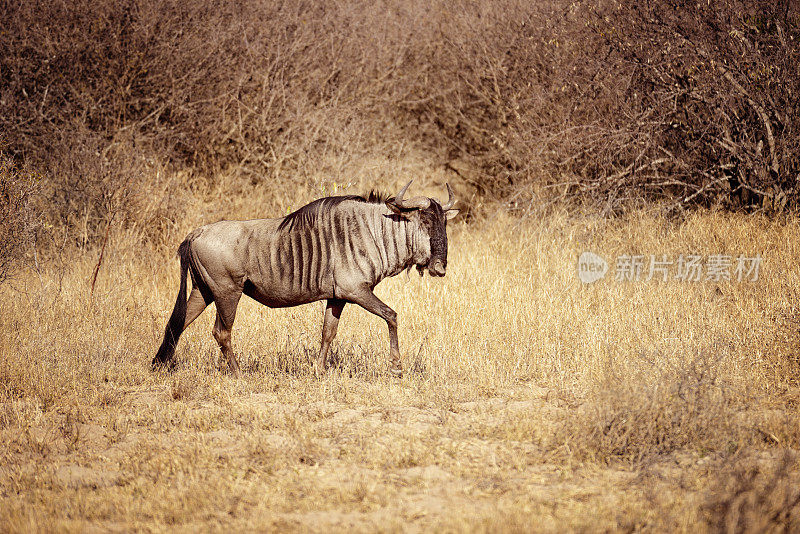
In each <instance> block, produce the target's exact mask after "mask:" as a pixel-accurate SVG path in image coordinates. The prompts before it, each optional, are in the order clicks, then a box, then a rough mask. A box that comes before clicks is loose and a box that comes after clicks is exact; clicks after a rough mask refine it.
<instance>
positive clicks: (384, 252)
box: [153, 182, 458, 376]
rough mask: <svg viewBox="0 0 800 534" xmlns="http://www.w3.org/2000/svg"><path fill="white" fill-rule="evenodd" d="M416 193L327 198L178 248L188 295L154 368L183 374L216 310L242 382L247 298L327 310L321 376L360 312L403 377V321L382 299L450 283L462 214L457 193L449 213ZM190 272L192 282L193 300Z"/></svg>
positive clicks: (211, 232)
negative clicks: (345, 314)
mask: <svg viewBox="0 0 800 534" xmlns="http://www.w3.org/2000/svg"><path fill="white" fill-rule="evenodd" d="M410 185H411V182H409V183H408V184H407V185H406V186H405V187H404V188H403V189H401V190H400V192H399V193H398V194H397V196H395V197H392V198H388V199H382V198H379V196H378V195H376V194H374V193H371V194H370V195H369V196H368V197H367V198H364V197H360V196H353V195H350V196H336V197H326V198H321V199H319V200H315V201H314V202H311V203H310V204H308V205H306V206H304V207H302V208H300V209H299V210H297V211H295V212H294V213H291V214H289V215H287V216H286V217H284V218H282V219H280V218H279V219H255V220H251V221H220V222H217V223H213V224H208V225H206V226H202V227H200V228H198V229H197V230H194V231H193V232H191V233H190V234H189V235H188V236H187V237H186V239H185V240H184V241H183V243H181V244H180V247H178V256H179V258H180V264H181V275H180V276H181V278H180V289H179V290H178V298H177V301H176V302H175V308H174V309H173V310H172V315H171V316H170V318H169V322H168V323H167V328H166V331H165V332H164V341H163V342H162V343H161V347H160V348H159V349H158V353H156V356H155V358H153V367H154V368H158V367H162V366H165V367H167V368H173V367H174V359H173V357H174V354H175V345H176V344H177V342H178V338H179V337H180V335H181V333H182V332H183V331H184V330H185V329H186V327H188V326H189V325H190V324H191V323H192V321H194V320H195V319H196V318H197V316H198V315H200V313H202V311H203V310H204V309H205V308H206V306H208V305H209V304H211V302H214V303H216V307H217V319H216V322H215V324H214V330H213V333H214V338H215V339H216V340H217V343H219V346H220V349H221V350H222V353H223V355H224V356H225V357H226V358H227V359H228V366H229V368H230V369H231V371H232V372H233V373H234V374H236V375H237V376H239V365H238V364H237V362H236V357H235V356H234V354H233V350H232V348H231V327H232V326H233V320H234V317H235V316H236V307H237V305H238V304H239V299H240V298H241V296H242V294H245V295H247V296H249V297H251V298H253V299H255V300H257V301H258V302H260V303H262V304H265V305H266V306H269V307H271V308H281V307H288V306H297V305H299V304H306V303H308V302H314V301H317V300H327V306H326V308H325V317H324V321H323V326H322V346H321V347H320V349H319V355H318V356H317V360H316V362H315V367H316V369H317V372H319V371H321V370H323V369H324V368H325V363H326V358H327V355H328V349H329V347H330V344H331V341H332V340H333V338H334V336H335V335H336V328H337V325H338V323H339V317H340V315H341V313H342V309H343V308H344V305H345V304H346V303H347V302H352V303H354V304H358V305H359V306H361V307H362V308H364V309H365V310H367V311H369V312H372V313H374V314H375V315H377V316H379V317H382V318H383V319H384V320H385V321H386V324H387V325H388V326H389V359H390V361H391V368H390V369H391V372H392V374H394V375H396V376H401V375H402V366H401V363H400V348H399V345H398V342H397V313H395V311H394V310H392V309H391V308H390V307H389V306H387V305H386V304H384V303H383V302H382V301H381V300H380V299H379V298H378V297H376V296H375V294H374V293H373V292H372V290H373V288H374V287H375V286H376V285H377V284H378V282H380V281H381V280H383V279H384V278H386V277H389V276H394V275H396V274H398V273H400V272H401V271H403V270H404V269H410V268H411V267H412V266H416V268H417V270H418V271H419V274H420V276H421V275H422V273H423V271H424V270H425V269H427V270H428V272H429V273H430V274H431V275H432V276H444V274H445V269H446V267H447V233H446V222H447V219H452V218H453V217H455V216H456V215H457V214H458V210H457V209H453V205H454V204H455V198H454V197H453V190H452V189H450V185H447V193H448V201H447V203H445V204H440V203H439V202H438V201H436V200H434V199H431V198H427V197H414V198H411V199H406V198H405V194H406V191H407V190H408V188H409V186H410ZM187 272H188V273H189V274H191V277H192V291H191V293H190V294H189V297H188V299H187V297H186V275H187Z"/></svg>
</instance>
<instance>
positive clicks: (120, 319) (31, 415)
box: [0, 173, 800, 532]
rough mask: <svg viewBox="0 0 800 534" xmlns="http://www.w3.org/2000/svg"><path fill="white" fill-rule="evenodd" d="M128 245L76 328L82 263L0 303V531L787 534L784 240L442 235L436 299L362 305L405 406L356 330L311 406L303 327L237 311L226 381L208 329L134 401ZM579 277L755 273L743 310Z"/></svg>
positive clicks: (133, 274) (712, 231)
mask: <svg viewBox="0 0 800 534" xmlns="http://www.w3.org/2000/svg"><path fill="white" fill-rule="evenodd" d="M400 174H402V173H400ZM437 191H438V190H435V189H433V188H431V189H430V191H429V192H430V193H435V192H437ZM313 193H314V192H313V191H307V192H300V196H303V195H307V196H313ZM258 206H259V198H258V197H252V196H251V197H250V202H247V203H244V202H243V203H241V204H240V205H228V208H229V211H228V212H227V213H225V214H224V215H226V216H228V217H236V216H252V215H253V214H255V213H257V212H258V211H259V209H260V208H259V207H258ZM197 213H205V214H206V215H205V217H211V218H213V217H215V216H216V215H214V214H213V213H214V212H212V211H210V206H205V207H202V209H198V211H197ZM209 213H211V215H209ZM198 217H199V215H198ZM194 222H199V221H194ZM187 229H188V227H187ZM139 243H140V240H139V239H138V238H137V237H136V235H132V234H128V233H124V232H123V231H122V230H118V231H116V233H112V238H111V240H110V244H109V248H108V249H107V250H106V258H105V261H104V264H103V266H102V268H101V271H100V276H99V278H98V281H97V286H96V288H95V293H94V297H93V300H91V299H90V296H89V287H88V284H87V280H88V279H89V278H90V276H91V273H92V271H93V269H94V266H95V263H96V258H97V252H96V251H92V252H87V253H80V252H79V251H76V252H74V253H66V256H65V257H64V259H63V261H62V262H56V261H53V262H52V263H51V264H49V265H47V266H43V267H42V269H41V270H40V271H39V272H38V273H29V274H28V275H27V276H24V277H22V278H20V279H19V280H18V282H17V284H16V285H15V287H14V288H10V287H4V288H2V290H0V291H2V302H3V306H2V312H1V313H0V441H2V443H4V444H5V445H4V447H2V448H0V525H3V527H2V529H3V530H8V531H36V530H40V531H53V530H59V531H85V530H87V529H90V528H97V529H100V530H164V529H175V528H178V529H180V530H191V531H194V530H198V529H203V530H222V529H234V530H246V529H259V530H301V531H309V530H310V531H323V530H329V529H331V528H332V529H334V530H345V529H348V530H357V531H374V530H382V531H398V530H437V531H439V530H445V531H463V530H478V531H530V530H537V531H563V530H658V531H664V530H676V531H691V532H695V531H697V530H710V531H713V530H727V531H736V530H740V529H744V530H748V529H751V530H765V529H766V530H773V531H780V530H781V529H782V528H786V529H789V530H795V529H797V528H800V515H799V514H798V507H797V500H798V498H797V492H796V487H797V483H798V469H797V464H796V460H795V457H794V456H793V455H792V451H794V450H796V449H797V447H798V439H799V438H800V418H798V415H797V401H798V399H800V389H799V388H798V378H799V377H800V375H799V374H798V357H797V355H798V336H797V314H798V310H797V308H796V302H797V301H798V299H797V293H798V291H800V275H798V271H797V269H796V265H797V260H798V258H799V257H800V224H798V222H797V221H796V220H793V219H786V220H780V221H774V220H768V219H765V218H762V217H758V216H752V217H744V216H739V215H731V214H724V213H718V212H700V213H697V214H695V215H692V216H689V217H688V218H687V219H686V220H684V221H674V220H670V219H667V218H664V217H662V216H660V215H658V214H657V213H646V212H636V213H633V214H631V215H630V216H629V217H627V218H625V219H618V220H606V219H601V218H598V217H595V216H590V215H580V214H574V213H572V214H570V213H567V212H565V211H564V212H560V211H555V212H552V213H549V214H547V216H546V217H541V218H540V219H539V220H537V221H532V220H527V221H520V220H518V219H512V218H509V217H507V216H505V215H503V214H502V213H498V214H496V215H495V216H494V217H491V218H489V220H487V221H486V222H484V223H481V224H477V223H476V224H473V225H464V224H458V223H457V224H455V225H453V227H452V228H451V252H450V261H449V270H448V275H447V277H446V278H445V279H443V280H433V279H430V278H427V277H426V278H424V279H422V280H420V279H419V278H418V277H416V275H412V276H411V277H410V278H406V277H405V275H402V276H399V277H397V278H395V279H392V280H389V281H386V282H384V283H383V284H382V285H381V286H379V288H378V294H379V295H380V296H381V297H382V298H384V299H385V300H386V301H387V302H388V303H389V304H390V305H392V306H393V307H394V308H395V309H396V310H397V311H398V313H399V318H400V343H401V350H402V353H403V357H404V360H405V366H406V368H407V369H408V370H409V371H410V372H408V373H406V376H405V377H404V378H403V379H402V380H399V381H398V380H395V379H393V378H390V376H389V375H388V372H387V366H388V364H387V360H386V354H387V352H388V341H387V334H386V327H385V325H384V324H382V323H381V321H380V320H378V319H377V318H375V317H372V316H370V315H368V314H367V313H366V312H364V311H363V310H360V309H357V308H355V307H352V306H350V307H347V308H346V309H345V312H344V317H343V320H342V323H341V326H340V329H339V336H338V338H337V340H336V342H335V351H334V352H335V360H336V363H335V365H334V366H333V368H332V369H331V370H330V372H329V373H328V374H327V375H326V376H325V377H324V378H322V379H317V378H314V377H313V376H312V374H311V365H310V358H311V355H312V354H313V353H314V352H315V351H316V350H317V348H318V343H319V339H318V338H319V335H320V332H319V330H320V323H321V310H320V306H319V305H307V306H303V307H299V308H293V309H286V310H270V309H267V308H264V307H261V306H258V305H256V304H254V303H253V302H250V301H248V302H243V304H242V305H241V307H240V312H239V314H238V316H237V322H236V326H235V328H234V348H235V350H236V351H237V353H238V354H239V355H240V362H241V363H242V367H243V371H244V378H242V379H241V380H236V379H233V378H232V377H230V376H229V375H227V374H226V373H224V372H221V371H219V370H218V369H217V368H216V367H215V361H216V354H217V348H216V346H215V343H214V340H213V338H212V336H211V335H210V329H211V321H212V318H213V313H209V312H206V313H205V314H204V315H203V316H201V318H200V319H199V320H198V322H197V323H196V324H195V325H193V326H192V327H191V329H190V330H189V331H187V333H186V335H185V336H184V338H182V339H181V342H180V344H179V346H178V353H177V356H178V358H179V361H180V365H179V369H178V371H177V372H176V373H174V374H172V375H167V374H152V373H151V372H150V370H149V362H150V359H151V358H152V355H153V352H154V351H155V349H156V347H157V345H158V343H159V341H160V336H161V335H162V332H163V327H164V324H165V322H166V319H167V316H168V314H169V312H170V309H171V305H172V301H173V299H174V293H175V291H176V287H177V264H176V261H175V260H174V259H173V258H172V251H169V252H168V251H166V250H164V249H162V248H158V249H155V250H154V249H152V248H148V247H143V246H142V245H140V244H139ZM584 250H591V251H595V252H597V253H599V254H601V255H603V256H604V257H605V258H606V259H612V260H613V258H614V257H616V256H618V255H620V254H624V253H642V254H669V255H671V256H673V257H675V256H677V255H678V254H680V253H684V254H688V253H690V252H691V253H697V254H702V255H703V256H708V255H710V254H717V253H719V254H731V255H737V254H740V253H742V254H745V255H754V254H755V253H761V255H762V257H763V258H764V261H763V265H762V269H761V273H760V279H759V281H757V282H755V283H746V282H742V283H740V282H724V283H713V282H703V283H685V282H684V283H681V282H674V281H671V282H666V283H664V282H655V281H651V282H644V281H642V282H638V283H627V284H626V283H621V282H616V281H614V280H613V276H612V277H611V279H609V277H608V276H607V277H606V279H604V280H602V281H600V282H597V283H595V284H592V285H583V284H582V283H581V282H580V281H579V280H578V278H577V269H576V259H577V256H578V255H579V254H580V253H581V252H583V251H584ZM70 254H71V255H70ZM612 269H613V267H612Z"/></svg>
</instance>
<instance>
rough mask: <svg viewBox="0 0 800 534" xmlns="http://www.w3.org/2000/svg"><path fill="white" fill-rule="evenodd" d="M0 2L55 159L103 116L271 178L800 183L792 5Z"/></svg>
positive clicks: (117, 139)
mask: <svg viewBox="0 0 800 534" xmlns="http://www.w3.org/2000/svg"><path fill="white" fill-rule="evenodd" d="M0 18H2V20H3V21H4V31H3V33H2V34H0V48H2V49H3V50H5V51H7V53H5V54H3V56H2V57H0V72H3V73H4V74H3V76H4V83H3V84H2V86H0V129H1V130H2V131H4V132H5V134H6V137H7V139H6V141H7V143H8V150H9V151H10V152H11V153H12V154H13V156H14V157H16V158H22V159H25V160H28V161H31V162H33V163H35V164H36V165H37V166H41V168H42V169H43V170H46V171H47V174H48V175H51V174H53V173H56V172H58V169H60V168H62V167H64V166H65V165H68V163H65V161H67V162H69V161H70V160H74V159H75V158H79V157H85V153H84V152H83V151H82V150H81V147H80V144H79V143H74V142H70V140H71V139H72V138H73V133H74V132H85V133H86V135H88V137H89V138H91V139H92V150H93V151H94V152H95V153H97V152H99V153H100V154H101V155H102V156H103V158H111V159H112V160H113V159H114V158H117V157H119V158H122V159H123V161H124V160H125V159H126V158H130V157H132V156H130V155H127V154H125V151H131V152H132V153H133V154H136V155H137V157H138V156H142V157H148V158H153V159H154V160H155V161H156V162H157V163H159V164H168V165H169V166H170V168H171V169H173V170H175V169H178V170H180V169H189V170H191V171H195V174H200V175H202V176H204V177H205V178H204V179H206V180H208V181H209V182H215V181H217V180H219V179H220V178H219V177H220V176H222V175H226V174H233V175H234V176H235V179H236V182H237V183H238V186H239V188H241V186H242V185H243V184H250V185H253V184H256V185H259V184H260V185H264V186H266V187H269V188H270V190H271V191H274V193H273V194H274V195H278V194H281V193H285V192H289V193H291V192H296V191H297V189H298V186H301V185H309V184H311V185H317V186H319V185H320V183H319V182H320V180H321V176H325V177H327V179H329V180H333V181H336V182H338V181H343V182H344V183H349V181H350V178H349V176H350V175H351V174H352V171H353V168H354V165H355V163H354V162H356V161H358V158H362V159H363V158H364V156H365V155H369V156H373V157H385V158H397V157H399V156H408V155H417V154H423V155H424V158H425V159H426V160H427V161H428V162H429V164H430V166H431V167H438V168H440V169H441V168H443V169H447V170H448V171H449V172H452V173H455V174H458V175H459V176H460V178H461V180H460V181H461V182H462V187H463V188H464V189H466V190H469V191H473V192H477V193H478V194H482V195H486V196H489V197H500V198H503V199H506V200H509V201H510V202H511V205H512V206H523V207H524V206H529V205H530V204H529V203H528V201H529V200H531V199H534V198H541V197H546V198H553V197H555V198H560V197H575V196H579V197H588V198H590V199H591V201H592V202H594V203H595V204H598V203H600V204H602V205H603V206H604V207H605V209H606V211H607V212H613V211H615V210H617V209H618V208H620V207H621V206H623V205H624V204H625V201H626V199H631V198H641V197H644V198H653V197H667V198H670V199H674V200H678V201H681V202H679V205H683V204H691V203H696V202H708V201H710V200H713V199H718V198H720V195H723V196H725V197H727V196H728V195H730V194H733V195H734V196H735V197H736V198H735V199H734V200H735V201H736V202H743V203H745V204H751V203H753V202H754V201H758V202H761V203H762V204H768V205H769V207H770V208H771V209H783V208H785V207H786V206H789V205H792V204H793V199H794V196H795V194H796V192H795V190H794V185H793V184H794V182H795V180H796V175H797V174H798V172H800V168H798V167H797V163H796V162H797V161H798V158H797V152H798V142H797V139H798V138H800V137H798V136H797V132H796V131H795V130H796V127H795V126H794V125H795V124H797V123H798V119H797V114H798V112H800V108H798V106H797V104H796V102H797V98H794V96H792V95H795V96H796V94H797V92H798V91H800V87H798V85H797V84H798V81H797V77H796V76H795V73H796V71H797V64H798V57H799V56H800V53H799V51H798V50H799V49H798V47H799V46H800V44H798V43H800V33H798V32H800V16H799V15H798V11H797V8H796V6H794V5H793V4H792V3H791V2H789V1H788V0H784V1H782V2H766V1H764V0H726V1H725V2H722V3H719V2H717V3H714V4H713V5H711V4H708V5H705V4H702V3H701V4H695V3H693V2H682V1H675V2H666V3H665V2H659V3H655V4H653V3H651V4H647V5H640V4H639V3H637V2H627V1H626V2H590V3H568V2H562V1H560V0H553V1H551V2H525V1H521V0H493V1H491V2H484V3H476V2H472V1H468V0H441V1H437V2H433V3H431V2H424V1H421V0H415V1H412V2H400V1H397V0H386V1H384V2H379V3H376V4H372V5H368V6H365V5H362V4H360V3H357V2H339V3H330V2H326V3H304V2H299V3H282V4H281V3H279V4H274V3H264V2H259V1H256V0H244V1H242V2H237V3H225V2H216V1H213V0H195V1H193V2H177V1H175V0H127V1H124V2H113V1H111V0H101V2H100V3H97V2H68V3H46V2H22V3H15V2H5V3H3V4H2V5H0ZM65 132H66V134H65ZM81 135H83V134H81ZM79 138H80V136H79ZM121 146H126V147H127V148H126V149H125V150H121ZM73 150H76V151H77V152H76V153H75V155H74V157H73V156H69V155H67V153H69V152H70V151H73ZM123 165H124V163H123ZM219 171H225V172H222V173H221V172H219ZM190 174H191V173H190ZM371 178H372V179H373V180H375V179H380V178H381V177H380V176H373V177H371ZM181 185H182V186H183V188H184V189H188V188H190V187H192V186H193V184H192V182H186V183H183V184H181ZM212 185H213V184H212ZM55 186H56V187H66V186H67V184H59V183H58V182H56V183H55ZM319 189H321V188H319ZM234 190H236V188H235V187H234ZM684 199H685V200H686V202H683V201H684ZM92 202H93V203H92V204H90V207H89V209H90V211H91V210H103V209H105V208H104V207H103V203H104V202H106V201H105V200H104V199H103V200H99V201H92ZM84 207H85V206H84ZM79 211H81V210H79Z"/></svg>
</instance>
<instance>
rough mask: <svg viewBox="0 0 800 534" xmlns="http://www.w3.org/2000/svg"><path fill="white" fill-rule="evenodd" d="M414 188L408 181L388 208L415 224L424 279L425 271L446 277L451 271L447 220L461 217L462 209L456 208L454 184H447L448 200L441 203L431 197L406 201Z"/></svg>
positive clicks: (417, 259) (416, 257)
mask: <svg viewBox="0 0 800 534" xmlns="http://www.w3.org/2000/svg"><path fill="white" fill-rule="evenodd" d="M412 181H413V180H412ZM410 185H411V182H408V183H407V184H406V186H405V187H404V188H403V189H401V190H400V192H399V193H397V196H396V197H394V198H390V199H389V200H387V201H386V206H387V207H388V208H389V209H390V210H392V212H394V213H395V214H397V215H399V216H400V217H403V218H405V219H408V220H410V221H412V222H413V223H415V224H414V226H415V227H416V229H417V231H418V232H419V235H417V236H416V239H415V241H416V244H417V246H416V248H415V250H414V263H415V264H416V266H417V270H418V271H419V274H420V276H422V273H423V270H424V269H425V268H427V269H428V273H429V274H430V275H431V276H444V275H445V271H446V269H447V220H448V219H452V218H453V217H455V216H456V215H458V210H457V209H453V205H455V203H456V199H455V197H454V196H453V190H452V189H450V184H446V185H447V195H448V199H447V202H446V203H445V204H441V203H440V202H439V201H438V200H436V199H433V198H428V197H413V198H411V199H406V198H404V197H405V193H406V191H407V190H408V188H409V186H410Z"/></svg>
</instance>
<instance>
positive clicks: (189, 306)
mask: <svg viewBox="0 0 800 534" xmlns="http://www.w3.org/2000/svg"><path fill="white" fill-rule="evenodd" d="M208 304H209V303H208V302H206V300H205V299H204V298H203V295H202V293H200V290H199V289H198V288H196V287H194V288H192V292H191V293H189V301H188V302H187V303H186V319H185V320H184V322H183V329H184V330H186V329H187V328H189V325H190V324H192V323H193V322H194V320H195V319H197V317H199V316H200V314H201V313H203V310H205V309H206V306H208Z"/></svg>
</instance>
